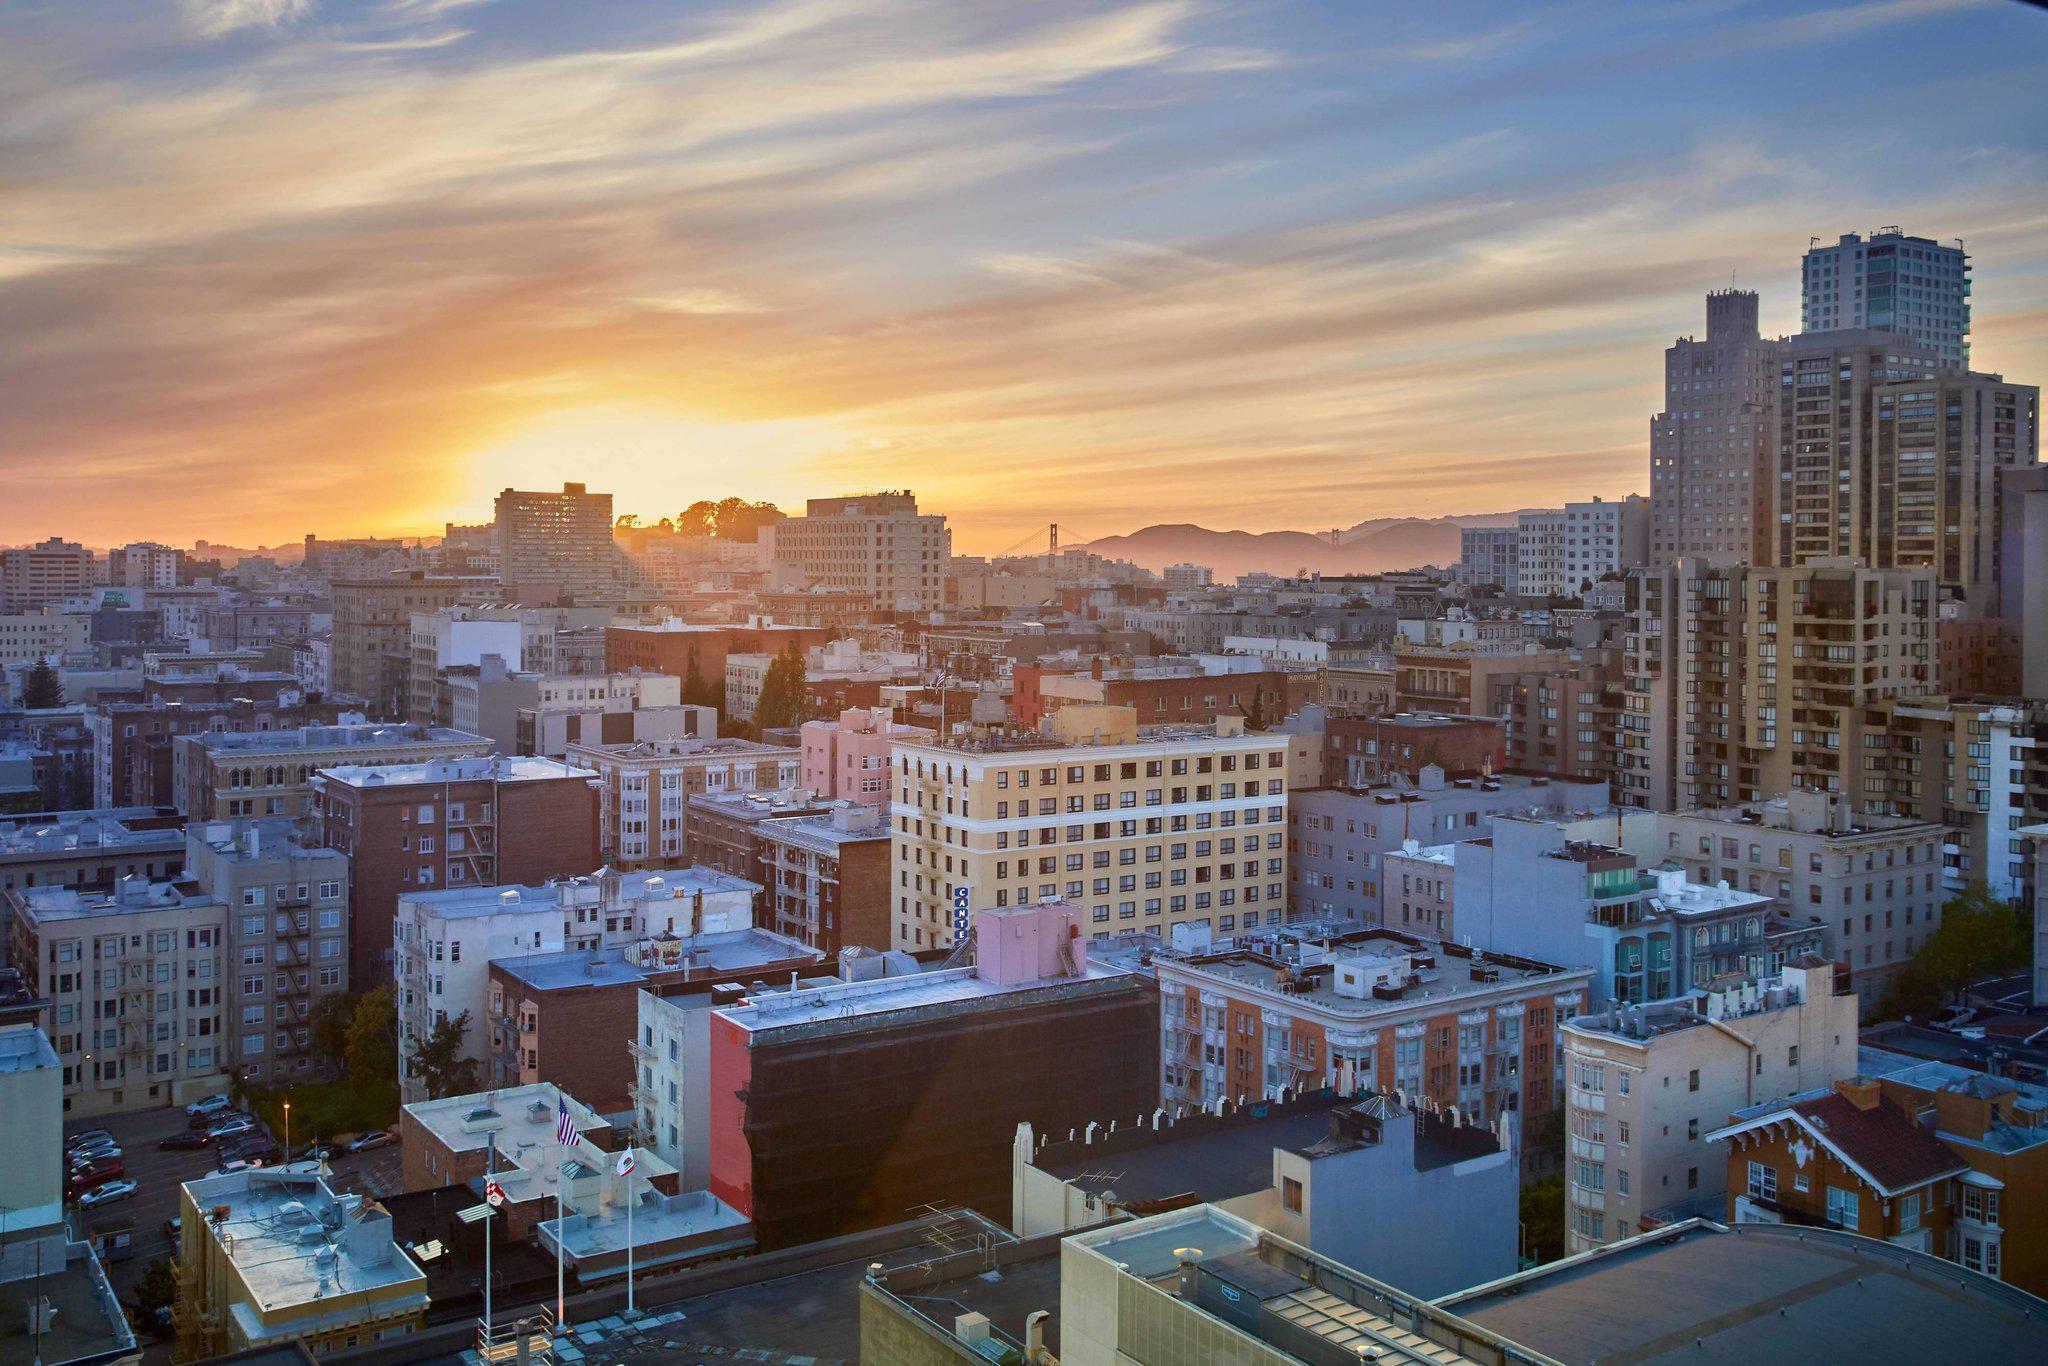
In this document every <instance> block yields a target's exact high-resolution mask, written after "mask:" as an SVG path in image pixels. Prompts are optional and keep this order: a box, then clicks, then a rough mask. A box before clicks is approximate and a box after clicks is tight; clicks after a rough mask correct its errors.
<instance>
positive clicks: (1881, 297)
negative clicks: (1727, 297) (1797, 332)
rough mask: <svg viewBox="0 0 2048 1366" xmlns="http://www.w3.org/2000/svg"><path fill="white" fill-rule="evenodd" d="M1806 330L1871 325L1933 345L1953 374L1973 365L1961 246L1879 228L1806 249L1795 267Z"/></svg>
mask: <svg viewBox="0 0 2048 1366" xmlns="http://www.w3.org/2000/svg"><path fill="white" fill-rule="evenodd" d="M1800 320H1801V324H1802V330H1804V331H1807V332H1834V331H1839V330H1842V329H1844V328H1857V327H1868V328H1871V329H1873V330H1875V331H1879V332H1899V333H1903V334H1904V335H1906V336H1908V337H1911V338H1912V339H1913V340H1914V341H1916V342H1918V343H1920V344H1921V345H1922V346H1927V347H1932V348H1933V349H1934V351H1935V352H1936V354H1938V355H1939V356H1940V358H1941V362H1942V364H1943V365H1945V366H1946V367H1948V368H1949V369H1951V370H1963V369H1967V368H1968V367H1969V364H1970V258H1969V256H1968V255H1967V254H1966V253H1965V252H1964V251H1963V248H1962V244H1961V243H1960V242H1958V243H1957V244H1956V245H1955V246H1943V245H1942V244H1941V243H1939V242H1936V241H1935V240H1934V239H1933V238H1931V237H1909V236H1907V235H1906V234H1904V233H1902V232H1900V231H1899V230H1898V229H1897V228H1892V227H1886V228H1880V229H1878V230H1877V231H1876V232H1874V233H1872V234H1871V235H1870V237H1869V238H1868V239H1867V240H1866V239H1865V238H1864V236H1863V235H1862V234H1861V233H1854V232H1849V233H1843V234H1842V236H1841V238H1840V239H1839V240H1838V241H1836V243H1835V244H1834V245H1833V246H1828V247H1821V246H1815V247H1809V248H1807V252H1806V259H1805V260H1804V261H1803V262H1802V263H1801V267H1800Z"/></svg>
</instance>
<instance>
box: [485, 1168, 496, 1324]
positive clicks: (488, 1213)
mask: <svg viewBox="0 0 2048 1366" xmlns="http://www.w3.org/2000/svg"><path fill="white" fill-rule="evenodd" d="M484 1154H485V1156H484V1348H485V1350H486V1351H488V1350H490V1349H491V1348H492V1347H493V1346H495V1345H496V1344H495V1343H494V1342H493V1341H492V1338H491V1220H492V1218H493V1217H494V1216H496V1214H497V1212H498V1209H497V1206H495V1205H493V1204H492V1203H491V1183H492V1182H494V1181H496V1180H497V1177H498V1143H497V1137H496V1135H494V1134H485V1135H484Z"/></svg>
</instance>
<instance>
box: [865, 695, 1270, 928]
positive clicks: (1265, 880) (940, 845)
mask: <svg viewBox="0 0 2048 1366" xmlns="http://www.w3.org/2000/svg"><path fill="white" fill-rule="evenodd" d="M1047 726H1048V731H1049V733H1048V734H1046V735H1043V736H1040V735H1028V736H1024V737H988V736H977V737H975V738H973V739H969V740H942V739H930V740H925V739H904V740H902V741H899V742H898V743H897V745H896V747H895V752H894V765H893V766H894V769H895V772H894V775H893V777H894V780H895V787H896V791H895V793H894V797H895V805H894V810H893V812H892V815H893V816H894V819H895V832H894V835H893V839H892V844H893V848H892V851H891V852H892V854H893V861H894V864H895V873H896V876H895V886H894V888H893V889H892V890H893V893H894V897H895V907H894V913H893V915H894V927H893V932H892V938H893V940H894V944H895V947H897V948H899V949H908V950H913V951H914V950H917V949H929V948H934V947H939V948H943V947H947V946H950V945H951V944H952V943H953V942H954V928H955V924H956V920H955V915H956V908H957V906H958V904H959V901H958V900H956V898H960V897H961V894H962V892H963V891H964V893H965V896H964V900H965V902H966V903H967V904H968V905H969V906H970V907H972V908H973V909H977V910H978V909H981V908H983V907H988V906H1016V905H1025V904H1029V903H1032V902H1036V901H1044V900H1049V899H1051V898H1054V897H1060V898H1064V899H1065V900H1067V901H1071V902H1073V903H1075V904H1076V905H1081V906H1086V907H1087V908H1088V920H1089V926H1090V931H1091V933H1092V934H1093V935H1095V936H1098V937H1106V936H1108V935H1110V934H1113V933H1116V932H1118V931H1122V930H1152V931H1156V932H1158V933H1159V934H1161V935H1163V936H1171V935H1173V934H1175V932H1179V933H1180V934H1182V935H1188V934H1192V935H1194V936H1196V937H1197V938H1199V937H1200V936H1201V935H1203V934H1205V933H1206V934H1213V935H1217V936H1227V935H1230V934H1233V933H1237V932H1239V931H1241V930H1245V929H1254V930H1255V929H1258V928H1259V927H1261V926H1266V925H1278V924H1282V923H1284V922H1285V920H1286V887H1287V779H1286V771H1287V751H1288V737H1287V736H1285V735H1248V734H1246V733H1245V731H1244V722H1243V718H1241V717H1224V718H1221V719H1219V720H1218V721H1217V722H1216V724H1215V725H1213V726H1171V727H1159V728H1157V729H1144V730H1141V729H1139V727H1138V714H1137V712H1136V710H1135V709H1133V708H1130V707H1091V706H1073V707H1065V708H1062V709H1061V710H1060V711H1059V712H1057V713H1055V714H1054V715H1053V716H1052V717H1051V718H1050V719H1049V720H1048V722H1047Z"/></svg>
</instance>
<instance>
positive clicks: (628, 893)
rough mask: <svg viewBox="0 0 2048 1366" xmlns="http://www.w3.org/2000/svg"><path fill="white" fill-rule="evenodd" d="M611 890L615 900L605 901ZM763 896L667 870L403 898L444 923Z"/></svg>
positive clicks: (716, 874) (709, 875) (707, 875)
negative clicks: (558, 909)
mask: <svg viewBox="0 0 2048 1366" xmlns="http://www.w3.org/2000/svg"><path fill="white" fill-rule="evenodd" d="M607 888H609V889H610V890H611V892H612V896H613V899H612V900H609V901H608V900H607V899H606V896H605V892H606V890H607ZM760 890H761V885H760V884H759V883H757V882H749V881H747V880H746V879H745V878H740V877H734V876H733V875H732V874H730V873H722V872H720V871H718V870H717V869H716V868H706V867H702V866H698V867H694V868H669V869H665V870H663V871H661V872H655V873H646V872H641V873H611V872H607V873H604V874H601V875H599V876H594V877H593V876H581V877H573V878H561V879H558V880H556V881H554V882H545V883H540V884H538V885H534V884H524V883H515V884H508V885H505V886H499V887H448V888H442V889H440V890H438V891H432V892H407V893H405V894H404V898H405V901H406V903H407V904H409V905H418V906H425V907H428V908H430V909H431V910H432V911H433V912H434V914H435V915H438V916H444V917H455V916H475V915H501V914H504V913H506V912H508V911H536V910H543V909H545V908H547V907H550V906H576V905H599V904H608V905H622V904H639V903H643V902H644V903H651V904H656V905H659V904H662V903H666V902H670V901H679V900H682V899H684V898H687V897H694V896H695V895H696V894H697V893H699V892H702V893H703V894H704V895H706V896H712V895H716V894H720V893H734V892H741V893H746V894H748V895H752V894H753V893H755V892H758V891H760Z"/></svg>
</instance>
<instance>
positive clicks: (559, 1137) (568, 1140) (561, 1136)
mask: <svg viewBox="0 0 2048 1366" xmlns="http://www.w3.org/2000/svg"><path fill="white" fill-rule="evenodd" d="M555 1142H557V1143H559V1144H561V1145H562V1146H563V1147H565V1148H573V1147H575V1146H576V1121H575V1120H574V1119H571V1118H570V1117H569V1102H567V1101H565V1100H563V1099H562V1098H561V1097H560V1096H556V1097H555Z"/></svg>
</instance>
